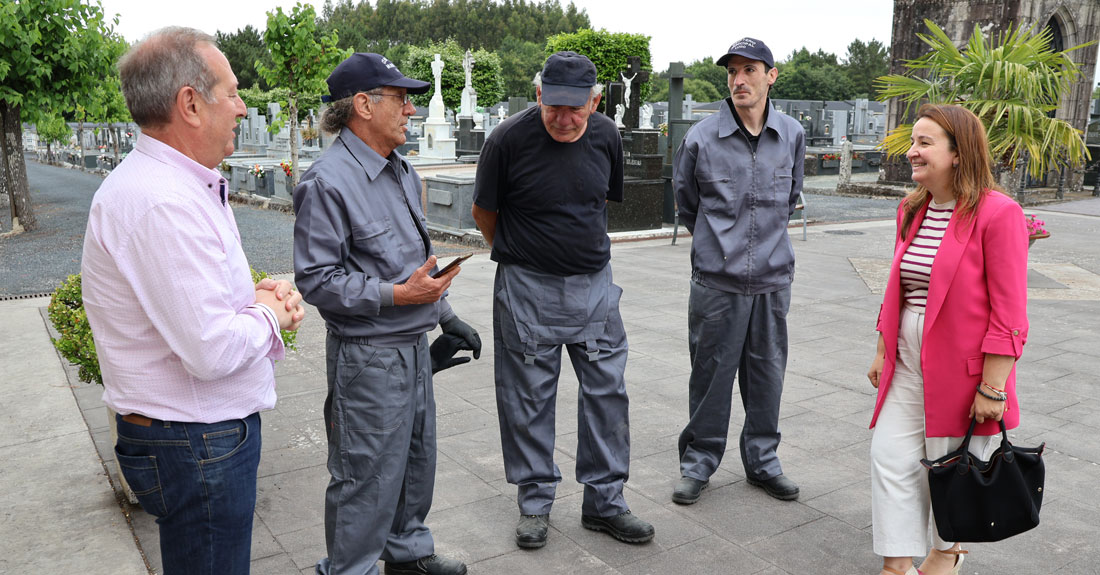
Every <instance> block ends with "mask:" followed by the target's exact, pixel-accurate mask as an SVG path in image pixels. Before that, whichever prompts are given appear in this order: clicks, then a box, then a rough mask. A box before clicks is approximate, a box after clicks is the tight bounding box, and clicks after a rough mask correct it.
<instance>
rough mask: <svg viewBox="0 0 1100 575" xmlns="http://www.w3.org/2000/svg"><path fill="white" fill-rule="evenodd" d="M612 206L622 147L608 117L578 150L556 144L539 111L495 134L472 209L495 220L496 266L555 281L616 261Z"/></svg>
mask: <svg viewBox="0 0 1100 575" xmlns="http://www.w3.org/2000/svg"><path fill="white" fill-rule="evenodd" d="M607 200H613V201H616V202H621V201H622V200H623V143H622V139H621V137H620V136H619V130H618V129H617V128H616V127H615V123H614V122H613V121H612V120H611V119H610V118H608V117H607V116H605V115H603V114H598V113H594V114H592V115H591V116H590V117H589V118H588V127H587V129H586V130H585V132H584V135H582V136H581V137H580V139H578V140H577V141H576V142H571V143H568V144H563V143H560V142H555V141H554V139H553V138H551V137H550V134H549V133H547V131H546V128H545V126H543V124H542V116H541V114H540V113H539V107H538V106H534V107H531V108H528V109H527V110H524V111H523V112H520V113H519V114H517V115H515V116H513V117H511V118H509V119H508V120H506V121H504V122H503V123H501V124H500V125H499V126H497V127H496V128H495V129H494V130H493V132H492V134H490V135H489V138H488V139H487V140H486V141H485V146H484V147H483V148H482V149H481V157H480V158H479V159H478V165H477V180H476V183H475V184H474V203H475V204H477V206H478V207H480V208H482V209H484V210H488V211H491V212H497V214H498V215H497V227H496V235H495V237H494V239H493V254H492V259H493V261H496V262H500V263H506V264H519V265H523V266H527V267H531V268H534V269H537V270H539V271H542V272H546V273H550V274H555V275H574V274H588V273H593V272H597V271H599V270H601V269H603V268H604V266H606V265H607V262H608V261H610V260H611V240H610V239H609V238H608V237H607V203H606V201H607Z"/></svg>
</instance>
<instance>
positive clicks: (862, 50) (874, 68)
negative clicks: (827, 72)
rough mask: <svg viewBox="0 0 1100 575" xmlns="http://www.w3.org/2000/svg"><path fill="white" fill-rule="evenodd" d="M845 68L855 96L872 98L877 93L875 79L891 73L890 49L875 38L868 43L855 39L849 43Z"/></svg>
mask: <svg viewBox="0 0 1100 575" xmlns="http://www.w3.org/2000/svg"><path fill="white" fill-rule="evenodd" d="M843 68H844V72H845V74H846V75H847V76H848V81H849V82H851V84H852V89H853V90H854V91H855V92H854V94H853V97H857V98H871V97H873V95H874V93H875V79H876V78H878V77H879V76H885V75H886V74H889V73H890V50H889V48H887V47H886V46H884V45H883V44H882V42H879V41H878V40H875V39H874V38H872V39H871V41H870V42H867V43H866V44H865V43H863V41H862V40H859V39H856V40H853V41H852V43H851V44H848V56H847V57H846V58H845V59H844V64H843Z"/></svg>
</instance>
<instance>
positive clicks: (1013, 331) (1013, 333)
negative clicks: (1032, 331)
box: [1012, 329, 1020, 335]
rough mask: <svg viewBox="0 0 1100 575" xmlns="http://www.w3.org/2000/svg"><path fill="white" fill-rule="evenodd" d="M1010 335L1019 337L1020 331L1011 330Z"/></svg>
mask: <svg viewBox="0 0 1100 575" xmlns="http://www.w3.org/2000/svg"><path fill="white" fill-rule="evenodd" d="M1012 335H1020V330H1018V329H1014V330H1012Z"/></svg>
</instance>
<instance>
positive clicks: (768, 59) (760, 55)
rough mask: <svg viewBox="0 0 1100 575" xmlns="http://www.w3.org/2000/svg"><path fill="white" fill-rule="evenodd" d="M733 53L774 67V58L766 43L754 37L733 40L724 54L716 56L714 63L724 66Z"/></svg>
mask: <svg viewBox="0 0 1100 575" xmlns="http://www.w3.org/2000/svg"><path fill="white" fill-rule="evenodd" d="M735 55H736V56H744V57H746V58H748V59H750V60H760V61H761V62H763V63H765V64H767V65H768V67H769V68H774V67H775V59H774V58H772V51H771V50H769V49H768V45H767V44H765V43H763V42H761V41H760V40H757V39H756V38H742V39H740V40H738V41H736V42H734V43H733V45H732V46H730V49H729V50H728V51H727V52H726V54H725V55H724V56H722V57H721V58H718V61H717V62H715V63H716V64H718V65H719V66H721V67H723V68H725V67H726V62H728V61H729V59H730V57H731V56H735Z"/></svg>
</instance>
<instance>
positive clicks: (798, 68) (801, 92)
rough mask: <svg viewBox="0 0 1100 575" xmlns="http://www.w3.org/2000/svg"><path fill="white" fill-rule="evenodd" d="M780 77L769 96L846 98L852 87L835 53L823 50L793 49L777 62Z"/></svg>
mask: <svg viewBox="0 0 1100 575" xmlns="http://www.w3.org/2000/svg"><path fill="white" fill-rule="evenodd" d="M775 67H776V68H777V69H778V70H779V77H778V78H777V79H776V81H775V84H774V85H773V86H772V91H771V97H772V98H785V99H789V100H847V99H849V98H851V97H852V95H853V93H854V88H853V87H852V83H851V81H849V80H848V77H847V75H846V74H845V73H844V70H843V69H842V68H841V67H840V64H838V63H837V59H836V55H835V54H832V53H830V52H825V51H824V50H820V49H819V50H818V51H817V52H810V51H809V50H807V49H806V48H805V47H803V48H802V49H800V50H795V51H794V52H792V53H791V56H790V58H788V59H787V60H786V61H783V62H776V64H775Z"/></svg>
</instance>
